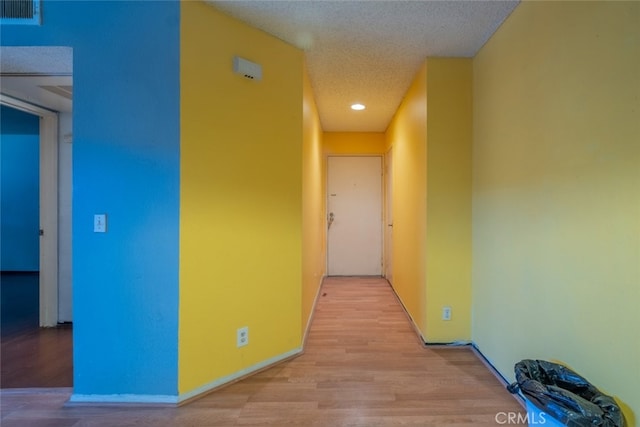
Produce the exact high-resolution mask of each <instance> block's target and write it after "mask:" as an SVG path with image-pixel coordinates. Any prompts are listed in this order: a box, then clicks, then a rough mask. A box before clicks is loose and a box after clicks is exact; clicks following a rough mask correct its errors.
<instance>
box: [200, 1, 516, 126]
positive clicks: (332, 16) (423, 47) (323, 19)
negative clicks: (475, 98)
mask: <svg viewBox="0 0 640 427" xmlns="http://www.w3.org/2000/svg"><path fill="white" fill-rule="evenodd" d="M207 2H208V3H209V4H211V5H212V6H214V7H216V8H217V9H219V10H221V11H223V12H224V13H227V14H229V15H231V16H234V17H235V18H237V19H239V20H241V21H244V22H246V23H248V24H250V25H252V26H253V27H256V28H259V29H261V30H263V31H265V32H267V33H270V34H272V35H274V36H276V37H278V38H280V39H282V40H284V41H285V42H288V43H290V44H292V45H294V46H297V47H299V48H300V49H303V50H304V51H305V58H306V62H307V66H308V69H309V77H310V80H311V84H312V86H313V90H314V95H315V98H316V103H317V105H318V110H319V114H320V121H321V123H322V128H323V129H324V130H325V131H371V132H382V131H384V130H386V128H387V125H388V124H389V122H390V120H391V118H392V116H393V114H394V113H395V111H396V109H397V107H398V105H399V104H400V102H401V101H402V97H403V96H404V94H405V92H406V90H407V89H408V87H409V85H410V83H411V81H412V80H413V78H414V76H415V74H416V73H417V71H418V69H419V68H420V66H421V65H422V63H423V62H424V60H425V59H426V58H427V57H431V56H438V57H473V56H475V54H476V53H477V52H478V50H479V49H480V48H481V47H482V46H483V45H484V43H485V42H486V41H487V40H488V39H489V37H491V35H492V34H493V33H494V32H495V31H496V29H497V28H498V27H499V26H500V24H501V23H502V22H503V21H504V20H505V19H506V17H507V16H508V15H509V14H510V13H511V12H512V11H513V9H514V8H515V7H516V6H517V5H518V1H517V0H509V1H495V0H492V1H487V0H470V1H463V0H448V1H429V0H414V1H397V0H386V1H373V0H367V1H362V0H361V1H344V0H342V1H327V0H324V1H323V0H315V1H311V0H297V1H280V0H276V1H271V0H264V1H258V0H253V1H240V0H238V1H236V0H234V1H217V0H207ZM248 59H251V58H248ZM354 102H360V103H363V104H365V105H366V106H367V109H366V110H364V111H361V112H354V111H351V110H350V108H349V106H350V105H351V104H352V103H354Z"/></svg>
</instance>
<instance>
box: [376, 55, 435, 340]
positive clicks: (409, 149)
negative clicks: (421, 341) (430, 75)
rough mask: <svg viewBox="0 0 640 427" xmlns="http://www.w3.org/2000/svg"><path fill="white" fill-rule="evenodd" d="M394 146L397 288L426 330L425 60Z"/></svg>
mask: <svg viewBox="0 0 640 427" xmlns="http://www.w3.org/2000/svg"><path fill="white" fill-rule="evenodd" d="M386 146H387V147H391V148H392V150H393V152H392V153H393V154H392V161H393V167H392V171H393V177H392V193H393V200H392V205H393V288H394V289H395V291H396V293H397V294H398V296H399V297H400V299H401V300H402V303H403V304H404V306H405V308H406V309H407V312H408V313H409V315H410V316H411V318H412V319H413V321H414V323H415V324H416V326H417V327H418V329H420V330H421V331H422V332H424V331H425V330H426V325H425V319H426V316H425V283H426V272H425V261H426V236H427V230H426V224H427V222H426V217H427V167H426V166H427V64H426V62H425V63H424V64H423V66H422V67H421V68H420V71H419V72H418V73H417V75H416V77H415V78H414V80H413V83H412V84H411V86H410V87H409V90H408V91H407V93H406V94H405V97H404V100H403V101H402V103H401V104H400V106H399V107H398V110H397V111H396V114H395V115H394V117H393V119H392V121H391V123H390V125H389V127H388V129H387V132H386Z"/></svg>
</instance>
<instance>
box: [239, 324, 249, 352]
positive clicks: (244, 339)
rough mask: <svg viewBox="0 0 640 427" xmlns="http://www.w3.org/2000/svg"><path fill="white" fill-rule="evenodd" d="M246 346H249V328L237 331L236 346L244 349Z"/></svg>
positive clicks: (245, 327)
mask: <svg viewBox="0 0 640 427" xmlns="http://www.w3.org/2000/svg"><path fill="white" fill-rule="evenodd" d="M247 344H249V327H248V326H244V327H242V328H239V329H238V334H237V346H238V347H244V346H245V345H247Z"/></svg>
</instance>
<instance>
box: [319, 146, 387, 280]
mask: <svg viewBox="0 0 640 427" xmlns="http://www.w3.org/2000/svg"><path fill="white" fill-rule="evenodd" d="M330 157H378V158H380V167H381V170H382V176H381V182H380V194H381V196H382V198H381V204H380V214H381V215H380V217H381V219H382V222H381V223H380V233H381V242H380V244H381V245H382V247H381V248H380V249H381V254H382V257H381V259H380V273H381V275H382V277H384V272H385V268H386V267H385V256H386V255H385V230H384V228H385V220H386V217H385V209H384V200H385V199H384V197H385V195H384V185H385V181H384V180H385V170H384V157H385V156H384V154H381V153H371V154H360V153H339V154H333V153H330V154H327V155H325V156H324V170H325V177H324V178H325V212H324V218H325V227H326V228H325V244H324V247H325V272H326V274H327V275H329V205H330V204H329V198H330V194H329V158H330Z"/></svg>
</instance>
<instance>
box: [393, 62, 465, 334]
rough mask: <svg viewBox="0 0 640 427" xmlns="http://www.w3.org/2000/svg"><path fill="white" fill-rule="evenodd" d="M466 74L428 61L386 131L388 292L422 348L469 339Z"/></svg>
mask: <svg viewBox="0 0 640 427" xmlns="http://www.w3.org/2000/svg"><path fill="white" fill-rule="evenodd" d="M471 77H472V63H471V60H469V59H452V58H429V59H428V60H426V61H425V63H424V64H423V66H422V67H421V69H420V71H419V72H418V73H417V75H416V77H415V78H414V81H413V83H412V85H411V87H410V88H409V90H408V91H407V93H406V95H405V98H404V100H403V102H402V103H401V105H400V107H399V108H398V111H397V112H396V114H395V116H394V118H393V120H392V122H391V124H390V125H389V128H388V129H387V132H386V146H387V147H391V148H392V150H393V156H392V159H393V179H392V187H393V191H392V193H393V201H392V203H393V260H394V261H393V287H394V289H395V290H396V292H397V293H398V296H399V297H400V299H401V300H402V302H403V304H404V305H405V307H406V309H407V311H408V312H409V314H410V316H411V317H412V319H413V321H414V323H415V324H416V326H417V327H418V329H419V330H420V333H421V335H422V338H423V339H424V340H425V341H426V342H427V343H445V342H454V341H468V340H469V339H470V337H471V136H472V133H471V124H472V121H471V120H472V119H471V110H472V109H471V107H472V104H471V95H472V91H471V80H472V79H471ZM443 306H449V307H451V309H452V319H451V320H450V321H443V320H442V317H441V316H442V307H443Z"/></svg>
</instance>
